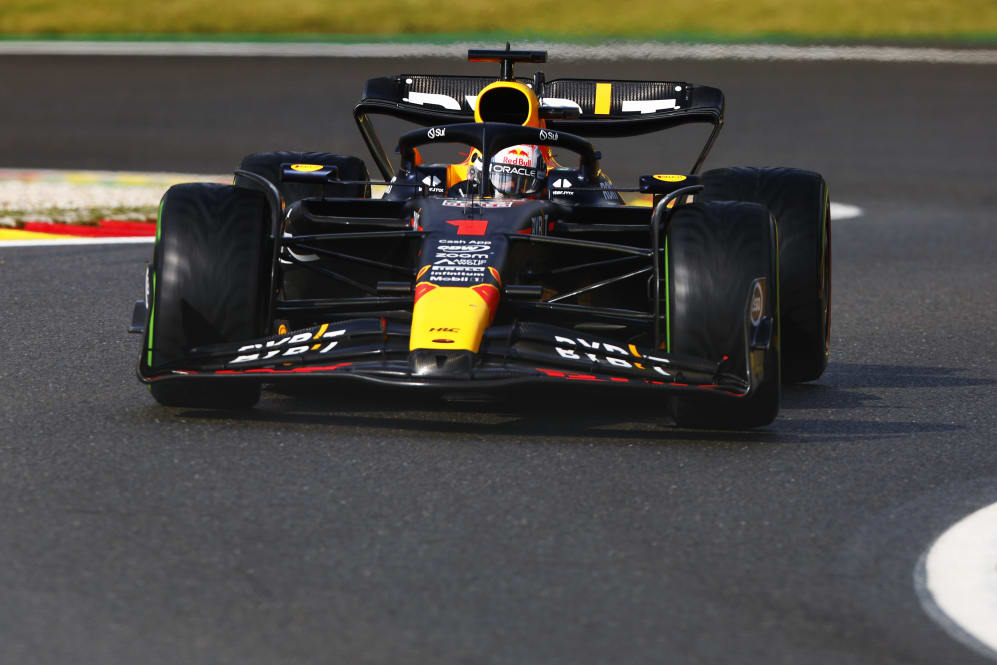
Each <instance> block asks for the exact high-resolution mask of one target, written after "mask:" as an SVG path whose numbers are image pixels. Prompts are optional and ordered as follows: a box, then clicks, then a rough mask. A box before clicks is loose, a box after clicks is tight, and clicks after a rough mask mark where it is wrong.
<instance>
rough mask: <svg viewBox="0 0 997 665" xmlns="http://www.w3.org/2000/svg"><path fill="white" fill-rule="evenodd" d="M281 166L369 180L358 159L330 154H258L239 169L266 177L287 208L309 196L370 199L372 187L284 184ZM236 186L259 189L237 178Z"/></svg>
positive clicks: (243, 162) (361, 162)
mask: <svg viewBox="0 0 997 665" xmlns="http://www.w3.org/2000/svg"><path fill="white" fill-rule="evenodd" d="M281 164H321V165H323V166H337V167H339V179H340V180H370V176H369V175H368V174H367V166H366V165H365V164H364V163H363V160H362V159H360V158H359V157H351V156H350V155H334V154H331V153H327V152H255V153H253V154H252V155H246V157H245V158H244V159H243V160H242V164H241V165H240V166H239V168H240V169H242V170H245V171H250V172H251V173H256V174H258V175H261V176H263V177H264V178H266V179H267V180H269V181H270V182H272V183H273V184H274V185H275V186H276V187H277V189H278V191H280V195H281V198H282V199H283V201H284V205H285V206H288V205H290V204H292V203H294V202H295V201H299V200H301V199H304V198H308V197H310V196H320V195H324V196H335V197H351V198H369V197H370V185H324V186H321V187H319V186H316V185H305V184H302V183H295V182H281V181H280V172H281V168H280V167H281ZM235 184H236V185H238V186H240V187H248V188H250V189H253V188H256V187H258V185H256V184H255V183H253V182H252V181H250V180H249V179H248V178H245V177H241V176H236V179H235Z"/></svg>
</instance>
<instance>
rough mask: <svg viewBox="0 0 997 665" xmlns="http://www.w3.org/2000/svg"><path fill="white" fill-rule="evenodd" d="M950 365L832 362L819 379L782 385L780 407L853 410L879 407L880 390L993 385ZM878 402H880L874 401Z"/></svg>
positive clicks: (987, 379) (884, 394)
mask: <svg viewBox="0 0 997 665" xmlns="http://www.w3.org/2000/svg"><path fill="white" fill-rule="evenodd" d="M968 372H969V370H965V369H961V368H954V367H923V366H916V365H883V364H862V363H832V364H831V365H829V366H828V369H827V372H826V373H825V374H824V376H823V377H821V379H820V380H818V381H816V382H814V383H801V384H797V385H791V386H783V391H782V409H783V410H787V409H854V408H860V407H864V408H876V407H877V406H881V405H882V403H883V402H884V401H886V400H885V399H884V396H888V395H889V394H890V393H887V392H883V389H893V388H898V389H903V390H925V389H928V390H931V389H947V388H975V387H985V386H994V385H997V381H995V380H994V379H989V378H981V377H969V376H965V374H966V373H968ZM877 403H880V404H877Z"/></svg>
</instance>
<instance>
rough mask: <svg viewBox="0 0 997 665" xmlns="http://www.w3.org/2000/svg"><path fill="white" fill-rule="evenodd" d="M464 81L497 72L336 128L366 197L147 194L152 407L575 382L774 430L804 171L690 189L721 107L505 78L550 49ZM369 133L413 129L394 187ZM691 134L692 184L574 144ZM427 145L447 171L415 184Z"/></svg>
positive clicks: (818, 336)
mask: <svg viewBox="0 0 997 665" xmlns="http://www.w3.org/2000/svg"><path fill="white" fill-rule="evenodd" d="M469 60H471V61H477V62H493V63H498V64H499V65H500V68H501V75H500V77H499V78H498V79H497V80H496V79H490V78H485V77H475V76H441V75H415V74H411V75H404V74H403V75H400V76H392V77H386V78H375V79H371V80H369V81H367V84H366V86H365V87H364V92H363V97H362V99H361V100H360V103H359V104H358V105H357V106H356V108H355V110H354V117H355V119H356V122H357V124H358V126H359V128H360V132H361V134H362V135H363V138H364V140H365V141H366V143H367V145H368V147H369V148H370V151H371V154H372V155H373V160H374V164H375V165H376V166H377V169H378V170H379V171H380V173H381V175H382V176H383V180H381V181H374V180H372V179H371V178H370V177H369V175H368V172H367V169H366V167H365V166H364V163H363V162H362V161H361V160H360V159H358V158H356V157H351V156H345V155H337V154H327V153H318V152H315V153H308V152H305V153H302V152H276V153H256V154H253V155H250V156H248V157H246V158H245V160H243V162H242V165H241V168H239V169H238V170H236V171H235V182H234V184H233V185H218V184H205V183H198V184H184V185H177V186H174V187H171V188H170V189H169V190H168V191H167V192H166V194H165V195H164V197H163V200H162V204H161V206H160V215H159V221H158V228H157V236H156V245H155V251H154V254H153V260H152V263H151V265H150V266H149V267H148V270H147V280H146V297H145V299H144V300H143V301H140V302H138V303H136V307H135V312H134V317H133V322H132V330H133V331H135V332H141V333H142V335H143V344H142V351H141V356H140V359H139V366H138V374H139V378H140V379H141V381H142V382H144V383H146V384H148V385H149V387H150V389H151V391H152V395H153V397H155V399H156V400H157V401H159V402H160V403H161V404H165V405H169V406H193V407H221V408H233V407H248V406H252V405H253V404H255V403H256V402H257V401H258V399H259V397H260V390H261V385H262V384H264V383H267V384H272V383H279V382H283V381H295V380H300V379H301V378H302V377H309V378H311V379H313V380H314V379H317V378H320V379H323V380H328V381H330V382H332V381H335V380H341V381H348V380H363V381H368V382H374V383H380V384H394V385H399V386H411V387H421V388H438V389H443V390H446V391H450V392H455V391H461V390H468V391H472V390H473V391H474V392H481V391H482V390H485V391H487V390H490V389H500V388H503V387H506V386H517V385H519V384H524V383H544V384H551V385H555V384H575V385H585V386H586V387H591V388H592V389H596V388H608V389H625V388H630V389H636V388H639V389H644V390H647V391H659V392H660V394H661V395H662V396H663V398H665V399H663V400H662V404H663V406H664V404H665V403H667V404H668V405H669V408H670V413H671V415H672V416H673V418H674V419H675V421H676V422H677V423H678V424H679V425H681V426H689V427H723V428H748V427H757V426H762V425H766V424H768V423H770V422H771V421H772V420H773V419H774V418H775V416H776V414H777V413H778V410H779V400H780V391H781V388H780V383H781V381H782V382H800V381H809V380H812V379H816V378H817V377H819V376H820V375H821V373H822V372H823V370H824V367H825V365H826V363H827V357H828V343H829V330H830V312H831V303H830V291H831V280H830V271H831V255H830V226H829V218H828V210H829V204H828V193H827V186H826V185H825V183H824V180H823V178H822V177H821V176H820V175H819V174H817V173H812V172H808V171H801V170H797V169H787V168H727V169H718V170H712V171H708V172H706V173H704V174H703V175H702V176H698V175H695V174H696V173H697V172H698V171H699V169H700V167H701V165H702V164H703V161H704V160H705V159H706V155H707V153H708V152H709V149H710V147H711V145H712V143H713V141H714V139H715V138H716V136H717V133H718V132H719V130H720V127H721V124H722V122H723V115H724V97H723V94H722V93H721V92H720V90H717V89H716V88H711V87H707V86H702V85H694V84H689V83H684V82H662V81H626V80H617V81H602V80H584V79H556V80H550V81H548V80H545V78H544V74H543V72H539V71H538V72H536V73H535V74H533V76H531V77H529V78H517V77H516V76H515V75H514V72H513V68H514V65H515V64H516V63H521V62H531V63H542V62H545V61H546V53H545V52H542V51H512V50H510V49H509V46H508V45H506V49H505V50H504V51H503V50H496V51H490V50H472V51H470V52H469ZM378 114H386V115H389V116H394V117H396V118H400V119H403V120H405V121H409V122H411V123H414V124H416V125H418V126H420V128H419V129H416V130H413V131H410V132H408V133H405V134H403V135H402V136H401V137H400V138H399V139H398V142H397V150H398V153H399V154H400V155H399V156H400V165H399V166H398V167H397V168H395V167H394V166H393V165H392V163H391V160H390V159H389V156H388V152H387V151H386V150H385V149H384V148H383V147H382V144H381V142H380V140H379V139H378V137H377V134H376V133H375V131H374V126H373V123H372V117H373V116H375V115H378ZM685 123H708V124H710V125H712V127H713V130H712V133H711V134H710V136H709V139H708V140H707V142H706V145H705V146H704V147H703V149H702V152H701V153H700V155H699V157H698V159H697V160H696V162H695V164H694V165H693V167H692V169H691V170H690V172H689V173H683V174H653V173H652V174H648V175H645V176H641V177H640V178H639V182H638V183H637V185H638V186H637V187H633V188H622V187H616V186H614V185H613V184H612V183H611V182H610V181H609V179H608V178H607V177H606V176H605V175H604V174H603V172H602V170H601V169H600V164H599V162H600V157H601V155H600V153H599V152H598V151H596V150H595V148H593V146H592V144H591V143H589V141H588V140H587V139H588V138H592V137H619V136H635V135H641V134H647V133H650V132H656V131H659V130H663V129H667V128H670V127H674V126H677V125H681V124H685ZM439 143H458V144H461V145H462V146H465V147H466V149H467V154H466V159H464V160H463V161H460V162H459V163H453V164H446V163H445V164H429V163H427V162H426V161H425V160H424V159H423V155H422V152H429V151H430V150H431V148H430V147H429V146H430V145H431V144H439ZM420 149H421V150H422V152H420ZM558 160H561V161H563V162H564V164H565V165H562V163H561V162H560V161H558ZM372 192H373V193H374V194H376V195H378V196H374V195H372ZM780 375H781V378H780Z"/></svg>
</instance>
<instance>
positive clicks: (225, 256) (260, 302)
mask: <svg viewBox="0 0 997 665" xmlns="http://www.w3.org/2000/svg"><path fill="white" fill-rule="evenodd" d="M268 219H269V210H268V208H267V203H266V200H265V198H264V196H263V194H262V193H260V192H257V191H252V190H248V189H242V188H238V187H233V186H230V185H216V184H206V183H192V184H184V185H174V186H173V187H170V189H169V190H167V192H166V194H165V195H164V196H163V200H162V205H161V208H160V216H159V226H158V237H157V240H156V246H155V250H154V252H153V261H152V283H151V289H152V292H151V294H150V297H151V303H152V306H151V308H150V315H149V323H148V325H147V326H146V331H147V337H146V348H144V349H143V357H142V362H143V363H145V364H146V366H147V367H149V368H150V369H151V370H156V369H159V368H163V367H164V366H165V365H167V364H168V363H170V362H172V361H175V360H179V359H182V358H183V357H184V356H185V354H186V352H187V351H189V350H190V349H191V348H194V347H197V346H202V345H205V344H217V343H222V342H238V341H241V340H245V339H252V338H254V337H260V336H262V335H263V334H264V333H263V331H264V329H265V324H264V319H265V317H266V315H267V312H265V311H264V308H265V306H266V291H267V289H268V288H269V271H270V250H269V249H268V247H267V245H268V242H267V224H268ZM150 390H151V391H152V396H153V397H154V398H155V399H156V401H157V402H159V403H160V404H163V405H165V406H182V407H194V408H248V407H251V406H253V405H254V404H256V402H258V401H259V399H260V385H259V384H258V383H251V382H250V383H244V382H241V381H234V382H227V381H226V382H219V381H216V380H211V379H194V378H188V379H178V380H169V379H165V380H160V382H157V383H152V384H150Z"/></svg>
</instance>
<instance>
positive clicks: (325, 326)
mask: <svg viewBox="0 0 997 665" xmlns="http://www.w3.org/2000/svg"><path fill="white" fill-rule="evenodd" d="M328 329H329V324H328V323H323V324H322V327H321V328H319V329H318V332H317V333H315V336H314V337H312V339H321V338H322V335H324V334H325V331H326V330H328Z"/></svg>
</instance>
